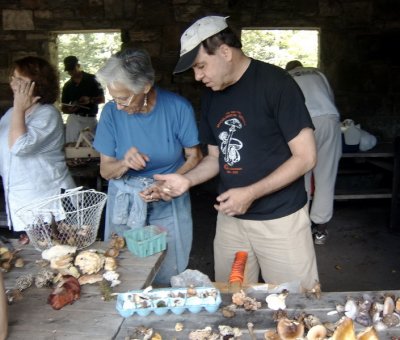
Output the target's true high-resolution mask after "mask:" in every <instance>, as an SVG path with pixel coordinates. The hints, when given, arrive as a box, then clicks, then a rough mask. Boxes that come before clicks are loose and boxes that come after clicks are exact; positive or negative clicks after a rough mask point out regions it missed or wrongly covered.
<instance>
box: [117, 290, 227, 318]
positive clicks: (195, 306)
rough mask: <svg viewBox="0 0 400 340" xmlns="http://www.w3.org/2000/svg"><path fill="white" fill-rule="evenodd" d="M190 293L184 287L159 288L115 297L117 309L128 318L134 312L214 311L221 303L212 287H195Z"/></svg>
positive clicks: (139, 313) (146, 313)
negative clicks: (194, 292)
mask: <svg viewBox="0 0 400 340" xmlns="http://www.w3.org/2000/svg"><path fill="white" fill-rule="evenodd" d="M194 289H195V291H196V294H195V295H193V289H191V292H190V294H188V290H187V289H185V288H159V289H153V290H150V291H148V290H147V289H146V290H132V291H129V292H127V293H120V294H118V297H117V305H116V308H117V311H118V312H119V314H120V315H121V316H122V317H124V318H128V317H130V316H132V315H134V314H137V315H139V316H147V315H149V314H150V313H154V314H156V315H164V314H166V313H168V312H172V313H174V314H177V315H179V314H182V313H184V312H185V311H189V312H190V313H199V312H200V311H201V310H203V309H204V310H206V311H207V312H209V313H215V312H216V311H217V310H218V308H219V305H220V304H221V293H220V291H219V290H218V289H216V288H213V287H196V288H194Z"/></svg>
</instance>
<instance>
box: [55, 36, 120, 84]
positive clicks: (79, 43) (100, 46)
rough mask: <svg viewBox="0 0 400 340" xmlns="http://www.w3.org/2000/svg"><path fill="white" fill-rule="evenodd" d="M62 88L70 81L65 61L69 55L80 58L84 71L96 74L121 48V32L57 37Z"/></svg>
mask: <svg viewBox="0 0 400 340" xmlns="http://www.w3.org/2000/svg"><path fill="white" fill-rule="evenodd" d="M57 45H58V67H59V70H60V86H61V88H62V86H63V85H64V83H65V82H66V81H67V80H68V79H69V75H68V73H67V72H64V63H63V60H64V58H65V57H67V56H69V55H75V56H76V57H78V59H79V62H80V64H81V66H82V69H83V70H85V71H86V72H89V73H92V74H94V73H96V72H97V70H98V69H99V68H100V67H101V66H102V65H103V64H104V62H105V61H106V60H107V59H108V58H109V57H110V56H111V55H112V54H114V53H116V52H117V51H118V50H119V49H120V48H121V34H120V33H119V32H110V33H108V32H106V33H73V34H60V35H58V37H57Z"/></svg>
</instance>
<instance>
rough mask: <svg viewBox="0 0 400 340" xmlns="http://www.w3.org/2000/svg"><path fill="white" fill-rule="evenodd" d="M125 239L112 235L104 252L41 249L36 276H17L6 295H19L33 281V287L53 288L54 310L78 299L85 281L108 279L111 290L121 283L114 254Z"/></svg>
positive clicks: (66, 247) (61, 247) (11, 298)
mask: <svg viewBox="0 0 400 340" xmlns="http://www.w3.org/2000/svg"><path fill="white" fill-rule="evenodd" d="M124 247H125V240H124V238H123V237H120V236H117V235H115V236H113V238H112V240H111V241H110V243H109V247H108V249H107V250H106V251H102V250H98V249H88V250H82V251H79V252H78V251H77V247H76V246H69V245H55V246H53V247H51V248H49V249H46V250H44V251H43V252H42V260H41V261H38V264H39V265H41V269H40V270H39V271H38V273H37V274H36V275H32V274H26V275H22V276H20V277H18V278H17V280H16V286H15V289H12V290H10V291H9V292H8V293H7V295H8V297H9V302H10V303H11V302H13V301H14V300H17V299H19V298H21V294H20V293H21V292H22V291H24V290H25V289H27V288H29V287H30V286H31V285H32V284H33V283H34V284H35V285H36V287H38V288H41V287H54V289H53V291H52V293H51V294H50V296H49V298H48V303H49V304H50V305H51V306H52V307H53V308H54V309H60V308H62V307H64V306H65V305H67V304H71V303H73V302H74V301H75V300H78V299H79V298H80V290H81V289H80V288H81V286H82V285H85V284H93V283H96V282H104V281H105V282H107V287H109V288H110V289H112V287H115V286H116V285H118V284H120V280H119V274H118V273H117V272H116V269H117V267H118V263H117V257H118V255H119V252H120V250H121V249H122V248H124Z"/></svg>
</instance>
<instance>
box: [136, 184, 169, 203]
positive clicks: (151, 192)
mask: <svg viewBox="0 0 400 340" xmlns="http://www.w3.org/2000/svg"><path fill="white" fill-rule="evenodd" d="M164 184H165V182H163V181H156V182H154V184H153V185H151V186H150V187H148V188H146V189H145V190H143V191H142V192H141V193H140V196H141V197H142V199H143V200H144V201H145V202H154V201H159V200H160V199H161V200H163V201H170V200H172V198H173V197H172V196H170V195H169V194H168V190H167V187H165V186H164Z"/></svg>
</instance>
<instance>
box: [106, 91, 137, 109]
mask: <svg viewBox="0 0 400 340" xmlns="http://www.w3.org/2000/svg"><path fill="white" fill-rule="evenodd" d="M133 98H135V95H134V94H132V95H131V96H129V97H128V98H114V97H113V99H111V100H110V102H114V103H115V104H117V105H119V106H124V107H127V106H129V105H131V102H132V99H133Z"/></svg>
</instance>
